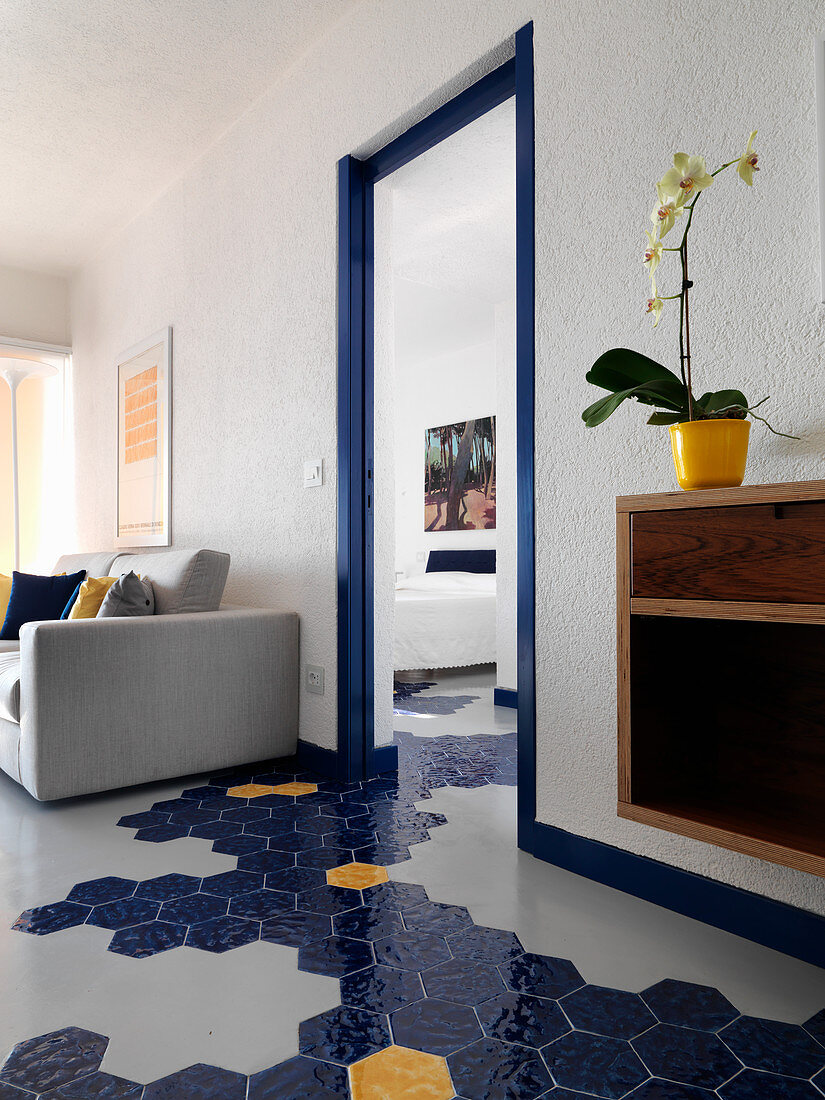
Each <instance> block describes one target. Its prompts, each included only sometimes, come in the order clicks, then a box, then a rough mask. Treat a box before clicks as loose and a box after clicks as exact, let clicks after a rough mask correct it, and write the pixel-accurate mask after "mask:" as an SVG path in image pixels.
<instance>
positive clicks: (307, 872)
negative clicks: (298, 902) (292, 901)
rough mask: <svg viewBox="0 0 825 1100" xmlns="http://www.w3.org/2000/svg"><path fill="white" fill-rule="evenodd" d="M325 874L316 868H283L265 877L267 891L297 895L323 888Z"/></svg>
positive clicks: (325, 878) (325, 879)
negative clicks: (279, 891)
mask: <svg viewBox="0 0 825 1100" xmlns="http://www.w3.org/2000/svg"><path fill="white" fill-rule="evenodd" d="M326 881H327V876H326V874H325V873H324V872H323V871H322V870H320V868H318V867H285V868H283V870H280V871H272V872H271V873H270V874H268V875H267V876H266V888H267V890H281V891H283V892H284V893H287V894H299V893H301V892H302V891H304V890H315V889H316V888H317V887H319V886H324V885H325V884H326Z"/></svg>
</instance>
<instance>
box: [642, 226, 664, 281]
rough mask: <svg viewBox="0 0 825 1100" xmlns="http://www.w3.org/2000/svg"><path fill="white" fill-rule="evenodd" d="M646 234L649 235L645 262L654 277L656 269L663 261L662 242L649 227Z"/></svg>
mask: <svg viewBox="0 0 825 1100" xmlns="http://www.w3.org/2000/svg"><path fill="white" fill-rule="evenodd" d="M645 236H646V237H647V240H648V245H647V248H646V249H645V259H644V264H645V267H646V268H647V273H648V275H650V277H651V278H652V277H653V273H654V271H655V270H656V268H657V267H658V266H659V264H660V263H661V262H662V242H661V241H660V240H659V238H658V237H657V236H656V234H655V233H651V231H650V230H649V229H646V230H645Z"/></svg>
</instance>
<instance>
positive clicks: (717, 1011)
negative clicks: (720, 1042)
mask: <svg viewBox="0 0 825 1100" xmlns="http://www.w3.org/2000/svg"><path fill="white" fill-rule="evenodd" d="M641 996H642V998H643V1000H644V1001H645V1002H646V1003H647V1005H648V1006H649V1008H650V1009H651V1010H652V1011H653V1014H654V1015H655V1016H656V1017H657V1018H658V1019H659V1020H661V1021H662V1023H663V1024H679V1026H680V1027H692V1028H695V1029H696V1030H697V1031H718V1030H719V1028H720V1027H724V1026H725V1024H729V1023H730V1022H731V1020H735V1019H736V1017H737V1016H738V1015H739V1013H738V1011H737V1010H736V1009H735V1008H734V1007H733V1005H732V1004H731V1003H730V1001H729V1000H728V999H727V997H724V996H723V995H722V994H721V993H720V992H719V990H718V989H714V988H713V987H712V986H709V985H695V984H694V983H693V982H680V981H676V979H675V978H665V980H664V981H661V982H657V983H656V984H655V985H651V986H650V987H649V988H648V989H643V990H642V994H641Z"/></svg>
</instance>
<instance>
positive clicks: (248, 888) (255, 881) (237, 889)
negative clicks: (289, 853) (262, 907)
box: [201, 870, 264, 898]
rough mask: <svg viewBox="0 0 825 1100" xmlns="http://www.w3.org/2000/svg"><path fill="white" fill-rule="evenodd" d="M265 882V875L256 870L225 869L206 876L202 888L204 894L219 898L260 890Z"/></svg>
mask: <svg viewBox="0 0 825 1100" xmlns="http://www.w3.org/2000/svg"><path fill="white" fill-rule="evenodd" d="M263 884H264V876H263V875H262V874H260V873H257V874H256V873H255V872H254V871H237V870H236V871H223V872H222V873H221V874H219V875H209V876H208V877H207V878H205V879H204V880H203V882H202V883H201V890H202V891H203V893H204V894H214V895H215V896H216V897H219V898H234V897H237V895H238V894H249V893H251V892H252V891H253V890H260V888H261V887H262V886H263Z"/></svg>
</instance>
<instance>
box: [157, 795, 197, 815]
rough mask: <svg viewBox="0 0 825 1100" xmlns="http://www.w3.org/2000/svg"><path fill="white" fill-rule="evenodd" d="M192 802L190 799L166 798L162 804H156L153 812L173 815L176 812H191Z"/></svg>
mask: <svg viewBox="0 0 825 1100" xmlns="http://www.w3.org/2000/svg"><path fill="white" fill-rule="evenodd" d="M191 808H192V800H191V799H190V798H165V799H164V800H163V801H162V802H155V803H154V805H153V806H152V809H153V810H158V811H159V812H160V813H164V814H173V813H175V811H176V810H191Z"/></svg>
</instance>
